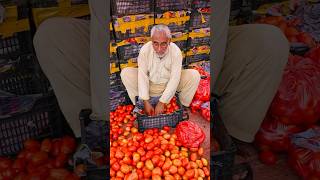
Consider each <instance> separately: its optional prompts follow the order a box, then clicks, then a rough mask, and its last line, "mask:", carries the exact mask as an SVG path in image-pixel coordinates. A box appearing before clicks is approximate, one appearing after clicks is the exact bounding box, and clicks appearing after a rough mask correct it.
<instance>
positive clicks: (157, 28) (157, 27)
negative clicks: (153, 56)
mask: <svg viewBox="0 0 320 180" xmlns="http://www.w3.org/2000/svg"><path fill="white" fill-rule="evenodd" d="M156 31H160V32H161V31H162V32H164V33H165V34H166V36H167V38H169V39H171V31H170V29H169V27H168V26H166V25H163V24H157V25H155V26H153V27H152V29H151V37H153V35H154V33H155V32H156Z"/></svg>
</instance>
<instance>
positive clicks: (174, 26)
mask: <svg viewBox="0 0 320 180" xmlns="http://www.w3.org/2000/svg"><path fill="white" fill-rule="evenodd" d="M179 12H181V13H185V14H180V15H178V16H180V17H177V16H176V13H178V14H179ZM166 13H170V14H172V15H170V17H171V18H176V19H175V20H174V21H173V22H170V23H169V22H163V21H166V20H167V19H169V18H168V17H166V16H169V15H168V14H167V15H165V13H157V14H156V19H155V23H157V24H166V25H167V26H168V27H169V29H170V31H171V32H172V33H175V32H182V33H186V32H188V29H189V28H188V27H189V19H190V14H191V11H170V12H166ZM184 17H189V19H188V20H185V19H182V18H184ZM180 18H181V19H180Z"/></svg>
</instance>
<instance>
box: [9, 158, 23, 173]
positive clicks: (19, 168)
mask: <svg viewBox="0 0 320 180" xmlns="http://www.w3.org/2000/svg"><path fill="white" fill-rule="evenodd" d="M25 166H26V160H25V159H24V158H18V159H16V160H15V161H14V163H13V165H12V169H13V170H14V171H15V172H16V173H20V172H23V171H24V170H25Z"/></svg>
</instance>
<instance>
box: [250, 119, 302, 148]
mask: <svg viewBox="0 0 320 180" xmlns="http://www.w3.org/2000/svg"><path fill="white" fill-rule="evenodd" d="M301 131H302V129H301V128H299V127H297V126H295V125H286V124H283V123H281V122H280V121H279V120H277V119H274V118H271V117H269V116H267V117H266V118H265V119H264V121H263V122H262V124H261V127H260V129H259V131H258V133H257V134H256V136H255V143H256V144H257V145H258V147H259V148H260V149H261V150H271V151H274V152H283V151H287V150H288V149H289V146H290V135H292V134H294V133H297V132H301Z"/></svg>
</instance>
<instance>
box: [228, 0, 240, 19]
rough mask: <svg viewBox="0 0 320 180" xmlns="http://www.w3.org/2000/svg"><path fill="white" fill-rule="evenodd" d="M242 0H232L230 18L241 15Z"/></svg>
mask: <svg viewBox="0 0 320 180" xmlns="http://www.w3.org/2000/svg"><path fill="white" fill-rule="evenodd" d="M241 7H242V0H231V9H230V19H231V20H232V19H235V18H236V17H238V16H239V15H240V12H241Z"/></svg>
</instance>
